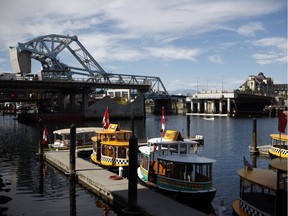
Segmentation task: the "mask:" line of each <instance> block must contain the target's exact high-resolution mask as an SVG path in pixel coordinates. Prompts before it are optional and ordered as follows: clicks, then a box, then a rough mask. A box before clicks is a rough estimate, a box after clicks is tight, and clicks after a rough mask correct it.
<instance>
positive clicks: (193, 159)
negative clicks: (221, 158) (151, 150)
mask: <svg viewBox="0 0 288 216" xmlns="http://www.w3.org/2000/svg"><path fill="white" fill-rule="evenodd" d="M158 159H159V160H162V161H169V162H177V163H185V164H188V163H189V164H192V163H193V164H212V163H215V162H216V160H214V159H211V158H207V157H203V156H198V155H197V154H194V155H191V154H190V155H176V154H175V155H169V156H162V157H158Z"/></svg>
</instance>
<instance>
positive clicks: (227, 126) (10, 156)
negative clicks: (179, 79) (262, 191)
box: [0, 114, 278, 216]
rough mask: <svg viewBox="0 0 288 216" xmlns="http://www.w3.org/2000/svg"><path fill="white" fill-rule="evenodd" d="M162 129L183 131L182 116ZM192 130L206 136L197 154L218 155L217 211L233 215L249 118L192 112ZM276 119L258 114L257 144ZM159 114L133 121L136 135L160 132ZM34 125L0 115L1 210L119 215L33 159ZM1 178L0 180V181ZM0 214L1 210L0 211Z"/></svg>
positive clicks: (126, 124)
mask: <svg viewBox="0 0 288 216" xmlns="http://www.w3.org/2000/svg"><path fill="white" fill-rule="evenodd" d="M165 120H166V129H173V130H179V131H180V132H181V133H182V135H183V136H186V135H187V130H186V120H187V117H186V116H185V115H166V116H165ZM190 120H191V124H190V134H191V135H195V134H200V135H204V139H205V141H204V142H205V145H204V148H203V149H202V150H201V152H200V153H201V154H202V155H205V156H207V157H211V158H213V159H216V160H217V162H216V163H215V164H214V170H213V175H214V186H215V187H216V188H217V193H216V197H215V199H214V200H213V203H212V205H213V207H214V209H215V212H216V213H218V214H219V213H221V210H222V209H223V207H221V206H220V203H221V202H222V203H223V202H224V208H225V212H224V213H223V214H222V215H232V209H231V204H232V202H233V200H234V199H236V198H237V196H238V188H239V178H238V176H237V174H236V170H237V169H239V168H242V167H243V156H245V157H246V158H247V160H248V161H250V162H251V163H252V160H253V158H252V157H251V156H250V154H249V151H248V146H249V145H250V144H251V141H252V120H253V119H252V118H226V117H220V118H215V120H214V121H205V120H203V118H202V117H196V116H191V117H190ZM110 121H111V122H112V123H118V124H120V125H121V128H122V129H131V121H130V120H121V121H119V120H116V121H113V119H110ZM277 124H278V122H277V119H276V118H258V119H257V138H258V145H264V144H268V143H269V142H270V138H269V134H270V133H277ZM46 126H47V128H48V130H49V134H50V137H51V138H53V136H52V131H53V130H55V129H60V128H64V127H70V124H65V123H64V124H63V123H59V124H55V123H53V124H48V123H47V124H46ZM76 126H79V127H80V126H96V127H97V126H101V121H96V120H95V121H89V122H85V123H83V124H81V125H77V124H76ZM160 128H161V116H155V115H151V114H147V117H146V119H145V120H135V128H134V131H135V134H136V136H137V137H138V138H139V140H142V139H144V140H145V139H147V138H152V137H155V136H159V135H160ZM37 146H38V130H37V125H36V124H23V123H19V122H18V121H17V120H14V118H13V117H12V116H5V117H0V178H1V179H0V181H2V182H3V184H2V186H3V187H2V188H0V189H2V190H1V191H0V197H1V200H2V201H1V202H0V211H2V215H13V216H14V215H69V214H70V215H104V213H106V212H107V210H108V214H106V215H117V212H116V213H115V211H114V210H113V209H111V208H110V207H109V206H108V205H107V204H105V202H103V201H102V200H101V199H100V198H99V197H97V196H95V195H93V194H91V193H90V192H88V191H87V190H86V189H85V188H83V187H81V186H80V185H77V184H76V186H73V185H71V184H69V180H68V178H67V177H66V176H65V175H63V174H62V173H60V172H59V171H57V170H56V169H54V168H53V167H51V166H49V165H48V164H46V163H44V166H41V165H40V163H39V162H38V160H37V155H36V153H37ZM256 163H257V166H258V167H264V168H267V167H268V164H269V159H268V158H265V157H264V158H263V157H257V158H256ZM0 183H1V182H0ZM0 215H1V213H0Z"/></svg>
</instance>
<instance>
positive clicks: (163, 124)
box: [161, 107, 165, 137]
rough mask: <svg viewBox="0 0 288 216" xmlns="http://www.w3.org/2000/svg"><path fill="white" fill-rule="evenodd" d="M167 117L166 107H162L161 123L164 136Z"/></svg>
mask: <svg viewBox="0 0 288 216" xmlns="http://www.w3.org/2000/svg"><path fill="white" fill-rule="evenodd" d="M164 131H165V117H164V107H162V124H161V133H162V137H164V134H165V132H164Z"/></svg>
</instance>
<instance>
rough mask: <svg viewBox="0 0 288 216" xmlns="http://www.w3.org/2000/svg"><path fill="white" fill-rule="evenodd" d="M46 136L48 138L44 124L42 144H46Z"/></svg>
mask: <svg viewBox="0 0 288 216" xmlns="http://www.w3.org/2000/svg"><path fill="white" fill-rule="evenodd" d="M47 138H48V131H47V128H46V126H44V130H43V145H46V144H47Z"/></svg>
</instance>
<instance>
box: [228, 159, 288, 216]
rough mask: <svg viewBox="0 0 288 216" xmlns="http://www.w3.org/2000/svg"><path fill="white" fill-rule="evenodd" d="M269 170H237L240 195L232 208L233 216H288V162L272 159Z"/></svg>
mask: <svg viewBox="0 0 288 216" xmlns="http://www.w3.org/2000/svg"><path fill="white" fill-rule="evenodd" d="M270 166H271V167H272V169H262V168H252V167H250V166H249V168H242V169H239V170H237V174H238V175H239V177H240V191H239V198H238V199H237V200H235V201H234V202H233V204H232V208H233V213H234V215H240V216H242V215H251V216H254V215H263V216H269V215H276V216H280V215H287V180H288V178H287V159H284V158H276V159H273V160H271V161H270Z"/></svg>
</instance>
